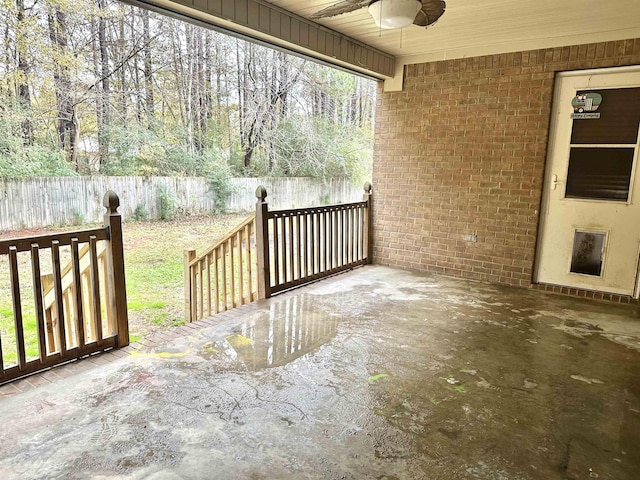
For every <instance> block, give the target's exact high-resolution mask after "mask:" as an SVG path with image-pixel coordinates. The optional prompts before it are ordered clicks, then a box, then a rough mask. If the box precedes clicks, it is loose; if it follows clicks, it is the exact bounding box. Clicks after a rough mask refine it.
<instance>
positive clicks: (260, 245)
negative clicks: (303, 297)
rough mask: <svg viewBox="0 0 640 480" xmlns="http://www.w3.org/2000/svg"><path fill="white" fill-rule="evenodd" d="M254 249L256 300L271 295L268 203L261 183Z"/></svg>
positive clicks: (265, 191) (257, 196)
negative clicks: (256, 272)
mask: <svg viewBox="0 0 640 480" xmlns="http://www.w3.org/2000/svg"><path fill="white" fill-rule="evenodd" d="M256 198H257V199H258V201H257V202H256V251H257V253H258V300H262V299H263V298H269V297H270V296H271V274H270V272H269V218H268V213H269V205H268V204H267V201H266V200H265V199H266V198H267V189H266V188H264V187H263V186H262V185H261V186H259V187H258V188H257V189H256Z"/></svg>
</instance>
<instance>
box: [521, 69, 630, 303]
mask: <svg viewBox="0 0 640 480" xmlns="http://www.w3.org/2000/svg"><path fill="white" fill-rule="evenodd" d="M624 73H637V74H640V65H630V66H624V67H608V68H595V69H587V70H568V71H562V72H556V75H555V78H554V87H553V98H552V104H551V119H550V122H549V137H548V143H547V150H546V156H545V167H544V176H543V182H542V192H541V198H540V210H539V215H538V233H537V236H536V237H537V238H536V252H535V257H534V265H533V283H544V282H539V280H538V278H539V268H540V258H541V250H542V239H543V237H544V234H545V233H544V230H545V229H544V226H545V225H544V223H545V220H546V217H547V214H548V212H549V204H550V198H551V191H552V189H555V188H558V187H559V188H566V186H565V185H564V182H562V183H561V182H557V179H554V173H553V165H552V162H551V158H552V154H553V152H554V151H555V149H556V147H557V143H558V137H559V136H560V135H559V132H558V128H559V115H558V114H557V113H556V112H557V110H558V109H559V108H560V103H559V102H560V101H561V100H560V92H561V88H562V80H563V79H565V78H571V77H588V76H592V75H593V76H597V75H615V74H624ZM639 135H640V133H639ZM569 147H570V146H569V145H567V149H569ZM639 164H640V147H638V149H637V151H636V153H635V159H634V164H633V171H632V176H631V182H632V183H631V184H630V192H631V193H630V195H629V199H628V200H627V203H631V202H633V201H634V197H635V201H636V202H638V201H640V198H638V197H640V192H636V191H635V189H634V188H633V187H634V184H633V182H634V178H635V176H636V174H635V172H636V169H638V168H640V165H639ZM552 187H553V188H552ZM635 187H636V188H639V189H640V185H635ZM571 228H572V229H574V230H575V228H576V227H575V225H572V227H571ZM567 287H568V288H577V289H578V290H582V288H580V287H572V286H569V285H567ZM623 296H624V295H623ZM632 297H633V298H640V245H639V247H638V254H637V258H636V273H635V286H634V289H633V291H632Z"/></svg>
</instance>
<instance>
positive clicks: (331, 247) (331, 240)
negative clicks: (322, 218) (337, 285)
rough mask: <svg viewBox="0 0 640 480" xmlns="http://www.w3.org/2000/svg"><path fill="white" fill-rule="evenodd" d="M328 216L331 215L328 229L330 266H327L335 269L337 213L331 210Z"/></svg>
mask: <svg viewBox="0 0 640 480" xmlns="http://www.w3.org/2000/svg"><path fill="white" fill-rule="evenodd" d="M327 216H328V217H329V222H328V224H329V230H328V233H327V234H328V235H329V268H327V271H329V270H332V269H333V265H334V261H335V255H334V251H335V240H334V239H335V238H336V233H337V232H336V225H335V215H334V212H332V211H331V210H329V211H328V212H327Z"/></svg>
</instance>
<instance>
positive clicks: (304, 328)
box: [227, 295, 338, 370]
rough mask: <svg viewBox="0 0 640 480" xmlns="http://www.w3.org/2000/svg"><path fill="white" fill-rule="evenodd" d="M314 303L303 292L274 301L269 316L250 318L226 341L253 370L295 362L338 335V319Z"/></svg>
mask: <svg viewBox="0 0 640 480" xmlns="http://www.w3.org/2000/svg"><path fill="white" fill-rule="evenodd" d="M312 302H313V298H309V297H307V296H305V295H300V296H295V297H291V298H289V299H287V300H285V301H283V302H278V303H275V304H273V305H271V308H270V310H269V314H268V315H269V316H268V318H267V317H265V316H262V315H261V316H257V317H254V318H251V319H248V320H247V321H246V322H245V323H244V324H243V325H242V327H241V328H240V329H239V330H238V331H236V333H234V334H233V335H229V336H228V337H227V342H229V343H230V344H231V346H233V349H234V350H235V351H236V352H237V354H238V357H240V358H241V359H242V361H243V362H244V363H245V364H246V365H247V367H248V368H249V369H251V370H257V369H260V368H269V367H278V366H281V365H285V364H287V363H289V362H292V361H293V360H295V359H296V358H299V357H301V356H303V355H305V354H307V353H309V352H311V351H312V350H314V349H316V348H318V347H320V346H322V345H324V344H325V343H327V342H328V341H329V340H330V339H331V338H333V337H334V336H335V335H336V331H337V327H338V318H337V317H335V316H331V315H328V314H326V313H325V312H323V311H321V310H319V309H316V308H314V306H313V304H312Z"/></svg>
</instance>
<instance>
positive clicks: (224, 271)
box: [220, 242, 228, 312]
mask: <svg viewBox="0 0 640 480" xmlns="http://www.w3.org/2000/svg"><path fill="white" fill-rule="evenodd" d="M220 253H221V254H222V255H220V257H221V258H220V261H221V262H222V311H223V312H225V311H227V287H228V285H227V242H225V243H223V244H222V251H221V252H220Z"/></svg>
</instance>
